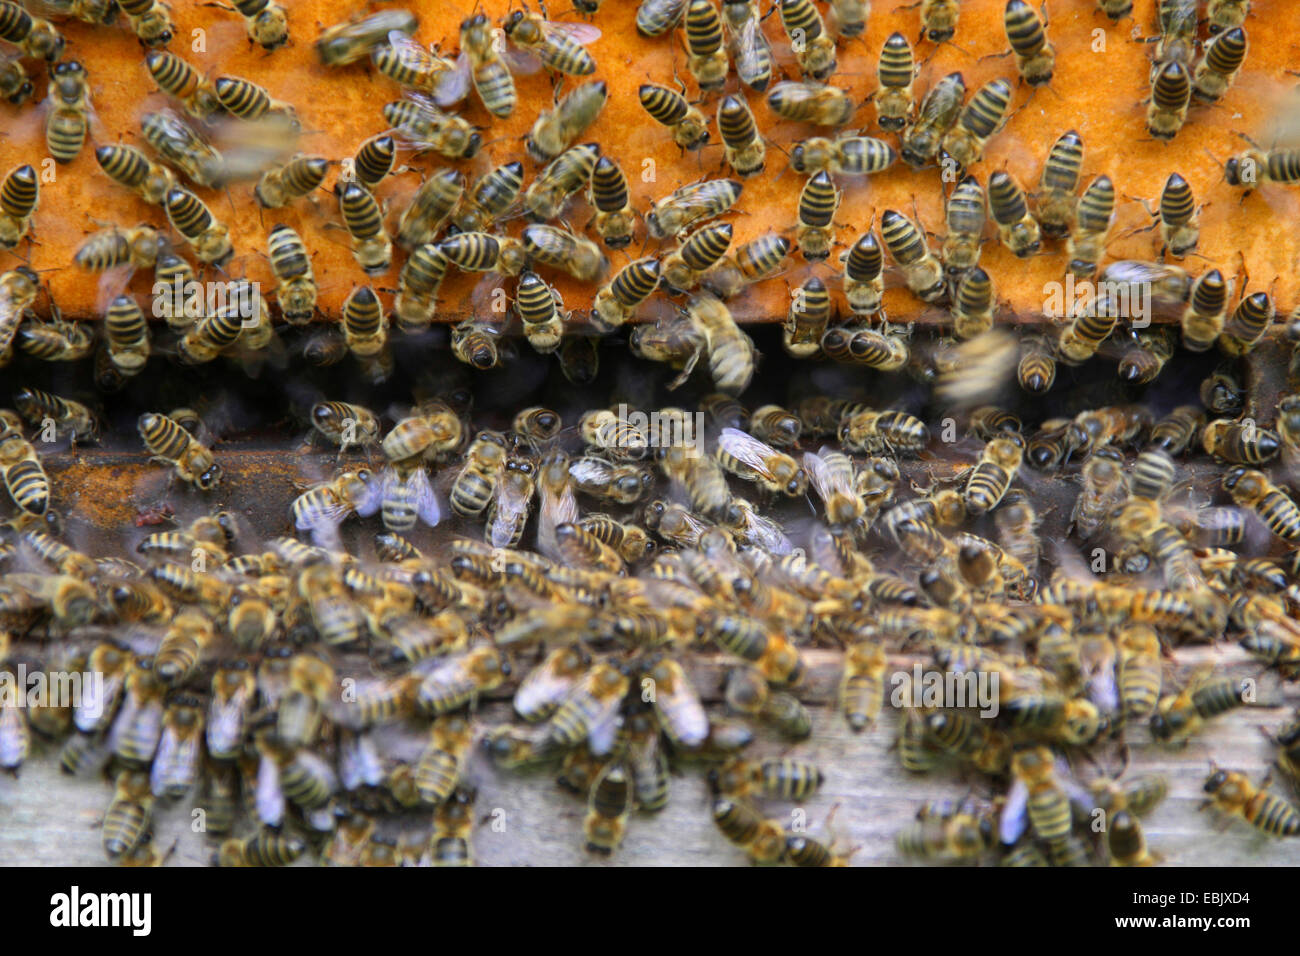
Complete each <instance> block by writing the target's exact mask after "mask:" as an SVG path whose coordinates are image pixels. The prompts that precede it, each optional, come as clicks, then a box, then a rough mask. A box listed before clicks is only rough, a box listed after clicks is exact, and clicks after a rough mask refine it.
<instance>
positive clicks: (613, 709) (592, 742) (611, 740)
mask: <svg viewBox="0 0 1300 956" xmlns="http://www.w3.org/2000/svg"><path fill="white" fill-rule="evenodd" d="M622 702H623V698H622V697H621V696H620V697H613V698H611V699H610V700H607V701H602V702H601V705H600V711H599V712H598V713H597V714H596V715H595V717H593V719H592V721H591V725H590V729H589V730H588V731H587V749H588V750H590V751H591V755H592V756H593V757H604V756H606V755H607V754H609V753H611V752H612V751H613V749H614V744H615V742H616V741H617V740H618V731H619V727H620V725H621V724H622V723H623V718H622V715H621V714H620V713H619V710H620V708H621V705H622Z"/></svg>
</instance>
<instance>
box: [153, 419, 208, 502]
mask: <svg viewBox="0 0 1300 956" xmlns="http://www.w3.org/2000/svg"><path fill="white" fill-rule="evenodd" d="M139 431H140V437H141V439H143V441H144V444H145V447H146V448H147V449H148V450H149V453H150V454H152V455H153V456H154V457H156V458H160V459H162V460H164V461H166V462H167V463H168V464H170V465H172V466H173V467H174V468H175V471H176V474H177V476H178V477H179V478H181V479H182V480H183V481H186V482H188V483H189V484H192V485H194V486H195V487H196V488H198V489H199V490H201V491H210V490H211V489H212V488H213V487H215V486H216V485H217V484H218V483H219V482H220V481H221V466H220V465H219V464H217V462H216V459H215V458H214V457H213V454H212V452H211V451H209V450H208V449H207V448H206V447H205V446H204V445H202V444H201V443H200V442H199V441H198V440H197V439H195V438H194V436H193V435H191V434H190V433H189V432H187V431H185V429H183V428H181V426H180V425H177V424H176V422H174V421H172V419H170V418H168V417H167V416H166V415H161V414H159V413H157V412H146V413H145V414H143V415H141V416H140V421H139Z"/></svg>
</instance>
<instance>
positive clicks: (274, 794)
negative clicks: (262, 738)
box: [253, 754, 284, 827]
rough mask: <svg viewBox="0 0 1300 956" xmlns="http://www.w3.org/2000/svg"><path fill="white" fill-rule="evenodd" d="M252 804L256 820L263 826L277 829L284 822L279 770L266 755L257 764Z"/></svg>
mask: <svg viewBox="0 0 1300 956" xmlns="http://www.w3.org/2000/svg"><path fill="white" fill-rule="evenodd" d="M253 802H254V805H255V807H256V809H257V819H258V820H260V821H261V822H262V824H263V825H264V826H268V827H278V826H279V825H280V824H281V823H282V822H283V821H284V791H283V790H281V789H280V768H279V767H277V766H276V765H275V761H274V760H272V759H271V758H270V757H269V756H267V755H266V754H263V755H262V756H261V758H260V759H259V760H258V762H257V782H256V784H255V785H254V789H253Z"/></svg>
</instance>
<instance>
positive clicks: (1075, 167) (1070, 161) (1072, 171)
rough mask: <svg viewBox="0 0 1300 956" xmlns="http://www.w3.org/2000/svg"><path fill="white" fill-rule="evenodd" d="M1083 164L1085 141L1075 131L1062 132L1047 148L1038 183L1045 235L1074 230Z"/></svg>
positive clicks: (1063, 233)
mask: <svg viewBox="0 0 1300 956" xmlns="http://www.w3.org/2000/svg"><path fill="white" fill-rule="evenodd" d="M1082 166H1083V140H1082V139H1080V138H1079V134H1078V133H1076V132H1075V131H1074V130H1070V131H1068V132H1066V133H1062V134H1061V137H1060V138H1059V139H1058V140H1057V141H1056V142H1055V143H1054V144H1052V148H1051V150H1049V151H1048V154H1047V161H1046V162H1045V163H1044V164H1043V174H1042V177H1041V178H1040V179H1039V183H1038V190H1039V192H1038V219H1039V222H1040V223H1041V225H1042V231H1043V235H1045V236H1049V237H1051V238H1053V239H1059V238H1061V237H1062V236H1065V235H1066V234H1067V233H1069V232H1070V231H1071V230H1073V229H1074V215H1075V209H1076V203H1075V198H1074V192H1075V190H1076V189H1078V187H1079V171H1080V169H1081V168H1082Z"/></svg>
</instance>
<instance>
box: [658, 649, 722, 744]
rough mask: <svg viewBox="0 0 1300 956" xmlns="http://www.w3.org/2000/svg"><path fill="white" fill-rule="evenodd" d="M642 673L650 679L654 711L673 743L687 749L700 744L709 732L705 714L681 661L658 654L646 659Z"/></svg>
mask: <svg viewBox="0 0 1300 956" xmlns="http://www.w3.org/2000/svg"><path fill="white" fill-rule="evenodd" d="M642 676H643V679H644V680H650V681H652V682H653V685H652V686H653V687H654V697H653V699H652V704H653V706H654V713H655V716H656V718H657V720H658V724H659V726H660V728H662V730H663V732H664V734H665V735H666V736H667V737H668V739H669V740H670V741H672V743H673V745H674V746H676V747H681V748H685V749H688V750H690V749H694V748H696V747H699V746H700V745H701V744H703V743H704V741H705V740H706V739H707V738H708V736H709V718H708V716H707V715H706V714H705V712H704V705H703V704H702V703H701V702H700V697H699V694H698V693H697V692H696V690H695V688H694V687H693V686H692V684H691V682H690V679H689V678H688V677H687V676H686V671H685V670H684V669H683V668H682V666H681V664H679V663H678V662H677V661H676V660H674V659H673V658H671V657H668V656H666V655H659V656H657V657H656V658H652V659H651V660H650V661H649V662H647V664H646V666H645V669H644V670H643V671H642Z"/></svg>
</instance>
